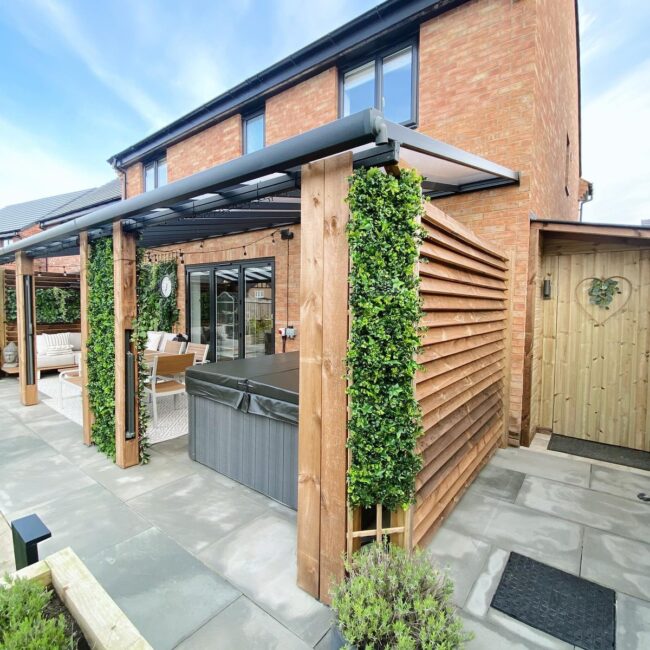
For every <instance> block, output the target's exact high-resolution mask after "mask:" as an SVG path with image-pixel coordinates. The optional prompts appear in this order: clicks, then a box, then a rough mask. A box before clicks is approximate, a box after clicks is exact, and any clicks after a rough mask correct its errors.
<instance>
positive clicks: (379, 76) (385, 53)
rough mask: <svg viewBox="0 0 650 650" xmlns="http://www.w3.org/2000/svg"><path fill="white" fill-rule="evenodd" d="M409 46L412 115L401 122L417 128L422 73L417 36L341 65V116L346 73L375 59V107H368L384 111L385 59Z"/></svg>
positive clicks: (342, 114) (341, 114)
mask: <svg viewBox="0 0 650 650" xmlns="http://www.w3.org/2000/svg"><path fill="white" fill-rule="evenodd" d="M408 48H411V117H410V119H408V120H406V121H405V122H401V124H402V125H403V126H407V127H410V128H417V126H418V118H419V105H418V95H419V92H418V90H419V81H420V74H419V65H418V61H419V52H418V39H417V38H416V37H415V38H412V39H410V40H407V41H401V42H400V43H399V45H395V46H391V47H389V48H383V49H379V50H376V51H375V52H374V53H372V54H370V55H369V56H365V57H358V58H356V59H354V61H353V62H350V63H348V64H346V65H343V66H339V117H344V106H345V94H344V93H345V75H346V74H347V73H348V72H352V71H353V70H356V69H357V68H361V67H363V66H364V65H367V64H368V63H372V62H373V61H374V63H375V105H374V107H373V106H368V108H376V109H378V110H380V111H382V113H383V108H382V105H381V103H382V102H381V100H382V95H383V90H384V88H383V84H384V75H383V61H384V59H386V58H388V57H390V56H392V55H393V54H397V53H398V52H401V51H402V50H406V49H408Z"/></svg>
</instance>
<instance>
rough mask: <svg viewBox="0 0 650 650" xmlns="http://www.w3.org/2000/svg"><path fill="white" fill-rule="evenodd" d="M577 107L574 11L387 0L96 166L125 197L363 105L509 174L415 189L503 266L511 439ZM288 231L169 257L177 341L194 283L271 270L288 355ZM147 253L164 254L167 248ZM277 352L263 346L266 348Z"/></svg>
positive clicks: (499, 0) (572, 181)
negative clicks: (501, 183) (545, 245)
mask: <svg viewBox="0 0 650 650" xmlns="http://www.w3.org/2000/svg"><path fill="white" fill-rule="evenodd" d="M579 99H580V87H579V44H578V28H577V3H576V2H575V0H517V1H513V0H469V1H463V0H439V1H433V0H389V1H388V2H385V3H383V4H382V5H380V6H379V7H377V8H375V9H373V10H371V11H369V12H367V13H366V14H364V15H362V16H360V17H358V18H357V19H355V20H353V21H351V22H350V23H348V24H346V25H344V26H343V27H341V28H339V29H338V30H336V31H335V32H333V33H332V34H329V35H328V36H326V37H323V38H322V39H320V40H319V41H316V42H315V43H313V44H311V45H309V46H307V47H306V48H304V49H303V50H301V51H300V52H297V53H296V54H295V55H293V56H292V57H289V58H287V59H285V60H283V61H280V62H279V63H277V64H275V65H273V66H271V67H270V68H268V69H266V70H264V71H262V72H260V73H259V74H258V75H256V76H255V77H254V78H251V79H249V80H246V81H244V82H242V83H241V84H239V85H238V86H237V87H235V88H233V89H231V90H229V91H228V92H227V93H224V94H223V95H221V96H219V97H217V98H215V99H214V100H212V101H210V102H208V103H207V104H205V105H203V106H201V107H199V108H197V109H196V110H195V111H193V112H191V113H189V114H188V115H185V116H183V117H182V118H180V119H178V120H176V121H175V122H173V123H171V124H169V125H168V126H166V127H164V128H163V129H161V130H160V131H158V132H156V133H153V134H152V135H150V136H148V137H146V138H145V139H143V140H141V141H140V142H137V143H135V144H134V145H132V146H130V147H128V148H127V149H125V150H124V151H121V152H119V153H117V154H116V155H115V156H113V157H112V158H111V159H110V163H111V164H112V165H113V166H114V168H115V169H116V170H117V171H118V172H119V173H120V174H121V175H122V176H123V178H124V187H125V198H131V197H133V196H136V195H138V194H140V193H142V192H145V191H147V190H149V189H151V188H154V187H157V186H160V185H162V184H164V183H167V182H172V181H176V180H178V179H181V178H185V177H188V176H189V175H192V174H196V173H197V172H200V171H202V170H205V169H208V168H211V167H214V166H215V165H219V164H221V163H224V162H226V161H228V160H232V159H235V158H237V157H239V156H241V155H242V154H245V153H248V152H250V151H253V150H254V149H255V148H257V147H261V146H268V145H271V144H274V143H276V142H280V141H282V140H285V139H287V138H290V137H292V136H296V135H297V134H300V133H304V132H306V131H308V130H310V129H313V128H315V127H318V126H321V125H323V124H326V123H328V122H332V121H334V120H336V119H337V118H339V117H342V116H345V115H347V114H348V113H353V112H355V111H357V110H361V109H363V108H367V107H370V106H375V107H376V108H381V109H383V110H384V112H385V114H386V116H387V118H389V119H392V120H393V121H396V122H400V123H403V124H405V125H407V126H409V127H411V128H414V129H416V130H418V131H420V132H422V133H424V134H426V135H428V136H431V137H433V138H436V139H440V140H442V141H444V142H447V143H449V144H452V145H455V146H457V147H460V148H462V149H465V150H466V151H470V152H472V153H474V154H478V155H480V156H483V157H485V158H488V159H489V160H492V161H495V162H497V163H499V164H502V165H504V166H507V167H509V168H510V169H516V170H518V171H519V172H520V182H519V183H518V184H517V185H510V186H507V187H494V188H492V189H486V190H484V191H480V192H459V193H458V192H456V193H451V192H445V191H444V188H443V187H441V186H440V184H438V186H436V187H432V186H430V187H429V192H428V193H429V195H430V196H431V198H432V200H433V201H434V203H435V205H436V206H437V207H439V208H441V209H442V210H443V211H444V212H446V213H447V214H448V215H450V216H452V217H454V218H456V219H457V220H459V221H461V222H462V223H464V224H466V225H467V226H469V227H470V228H471V229H472V230H473V231H474V232H476V233H477V234H478V235H479V236H481V237H483V238H485V239H486V240H488V241H490V242H492V243H493V244H496V245H497V246H498V247H499V249H500V250H503V251H504V252H506V253H507V254H508V255H509V256H511V259H512V263H513V267H514V291H513V314H512V333H511V336H512V345H511V356H510V363H511V394H510V424H509V429H510V432H511V436H513V437H514V438H515V439H518V437H519V431H520V429H521V427H522V410H523V403H524V395H525V390H526V389H525V386H524V383H525V382H524V357H525V353H526V344H527V342H526V318H527V312H526V307H527V305H526V303H527V285H528V281H529V273H530V272H533V271H532V270H531V269H529V233H530V220H531V218H538V219H544V218H547V219H556V220H568V221H577V220H578V219H579V215H580V206H581V201H582V200H583V198H584V197H585V191H586V187H587V186H586V184H585V183H584V181H582V182H581V179H580V103H579ZM425 189H426V188H425ZM291 231H292V232H293V233H294V237H293V239H291V240H287V241H286V242H285V241H282V242H281V244H282V245H279V244H278V241H279V236H278V235H277V234H276V235H275V236H272V231H270V230H268V231H264V230H261V231H260V230H257V231H254V232H247V233H242V234H238V235H229V236H227V237H220V238H218V239H208V240H199V241H196V242H193V243H190V244H183V246H182V253H183V254H182V262H183V266H184V269H183V268H181V273H180V274H179V277H183V274H184V275H185V278H186V281H185V282H181V283H180V286H179V307H180V308H181V321H180V323H179V330H180V331H183V332H189V333H190V334H192V331H191V330H192V327H191V323H190V322H189V320H190V318H191V315H190V316H188V314H187V313H186V312H187V311H188V310H190V311H191V309H192V307H191V305H190V300H189V299H188V298H187V297H186V289H187V287H189V286H190V283H192V282H197V283H198V282H201V281H202V280H200V278H199V275H200V274H201V273H205V272H206V271H207V270H208V269H211V268H214V269H218V268H222V267H220V266H219V265H222V264H223V263H225V262H237V263H238V264H239V263H241V262H242V261H250V260H254V259H264V260H272V261H273V262H274V264H273V269H272V270H273V273H274V280H273V283H274V287H275V305H274V313H275V324H276V331H277V327H279V326H284V325H294V326H295V327H296V328H297V331H298V336H297V338H296V339H295V340H294V341H288V342H286V348H285V349H287V350H292V349H297V348H298V347H299V344H300V343H299V342H300V324H299V298H298V292H299V273H298V272H296V271H297V270H298V269H299V259H300V225H299V224H295V225H293V226H291ZM285 244H286V245H285ZM157 250H158V253H161V252H162V251H168V252H174V251H176V253H175V254H178V250H179V247H177V246H176V247H174V246H171V247H170V246H168V247H162V248H159V249H157ZM193 268H196V269H197V271H196V272H197V276H196V278H194V279H193V276H192V274H191V270H192V269H193ZM238 268H242V267H238ZM242 272H245V271H242ZM242 277H243V276H242ZM199 291H200V289H199ZM206 291H207V289H206ZM529 317H530V315H529ZM196 318H197V319H198V320H199V321H200V320H201V319H202V318H203V317H202V316H200V315H197V316H196ZM213 327H215V325H214V324H213ZM192 336H194V335H193V334H192ZM528 343H530V342H528ZM281 345H282V342H281V340H280V338H279V336H278V335H276V341H275V348H276V350H277V351H280V349H281Z"/></svg>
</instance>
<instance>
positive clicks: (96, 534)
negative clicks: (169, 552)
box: [14, 483, 151, 559]
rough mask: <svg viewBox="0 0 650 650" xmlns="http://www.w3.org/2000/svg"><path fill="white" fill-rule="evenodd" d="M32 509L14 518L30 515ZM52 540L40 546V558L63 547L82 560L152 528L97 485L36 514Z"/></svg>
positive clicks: (62, 498)
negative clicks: (72, 551) (71, 550)
mask: <svg viewBox="0 0 650 650" xmlns="http://www.w3.org/2000/svg"><path fill="white" fill-rule="evenodd" d="M30 512H31V509H28V510H26V511H25V512H20V513H15V515H14V516H16V517H20V516H22V515H27V514H30ZM37 514H38V516H39V517H40V518H41V519H42V520H43V523H44V524H45V525H46V526H47V527H48V528H49V529H50V530H51V531H52V537H51V538H50V539H48V540H46V541H44V542H41V544H40V545H39V551H40V555H41V557H45V556H46V555H49V554H50V553H54V552H56V551H58V550H60V549H62V548H65V547H66V546H70V547H72V549H73V550H74V551H75V553H77V555H79V557H81V559H85V558H87V557H90V556H92V555H95V554H96V553H98V552H99V551H101V550H103V549H105V548H108V547H109V546H113V545H115V544H119V543H120V542H123V541H124V540H125V539H129V538H130V537H133V536H134V535H137V534H138V533H141V532H143V531H144V530H146V529H147V528H150V527H151V524H150V523H149V522H148V521H146V520H145V519H143V518H142V517H140V516H139V515H138V514H136V513H135V512H133V511H132V510H131V509H130V508H129V507H127V506H126V505H125V504H124V502H123V501H121V500H120V499H118V498H117V497H116V496H114V495H113V494H111V493H110V492H109V491H108V490H106V488H103V487H102V486H101V485H97V484H96V483H95V484H93V485H90V486H88V487H85V488H82V489H80V490H75V491H73V492H70V493H69V494H65V495H63V496H61V497H59V498H57V499H54V500H53V501H50V502H49V503H47V504H45V505H43V506H41V507H39V508H38V510H37Z"/></svg>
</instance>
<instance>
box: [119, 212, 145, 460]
mask: <svg viewBox="0 0 650 650" xmlns="http://www.w3.org/2000/svg"><path fill="white" fill-rule="evenodd" d="M135 251H136V240H135V234H134V233H125V232H124V231H123V230H122V223H121V222H119V221H117V222H115V223H114V224H113V280H114V283H115V287H114V292H115V293H114V296H115V462H116V463H117V464H118V465H119V467H122V468H126V467H132V466H133V465H137V464H138V463H139V462H140V450H139V443H138V432H137V431H136V435H135V437H134V438H131V439H130V440H127V439H126V412H127V411H126V410H127V404H126V381H127V369H126V353H127V332H130V331H131V330H132V329H133V319H134V318H135V317H136V306H137V296H136V263H135ZM136 408H137V406H136ZM136 421H137V418H136ZM136 428H137V427H136Z"/></svg>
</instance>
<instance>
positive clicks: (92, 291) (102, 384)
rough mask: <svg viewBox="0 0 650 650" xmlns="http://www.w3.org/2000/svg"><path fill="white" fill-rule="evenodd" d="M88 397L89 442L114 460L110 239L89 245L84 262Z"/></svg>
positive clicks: (112, 300)
mask: <svg viewBox="0 0 650 650" xmlns="http://www.w3.org/2000/svg"><path fill="white" fill-rule="evenodd" d="M88 327H89V329H90V334H89V337H88V396H89V402H90V408H91V410H92V412H93V417H94V422H93V426H92V433H91V437H92V441H93V442H94V443H95V444H96V445H97V447H98V448H99V450H100V451H102V452H104V453H105V454H106V455H107V456H108V457H109V458H112V459H113V460H115V297H114V295H113V239H112V238H110V237H107V238H105V239H98V240H97V241H94V242H92V244H91V245H90V256H89V262H88Z"/></svg>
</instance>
